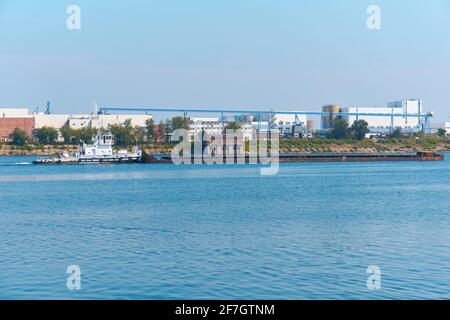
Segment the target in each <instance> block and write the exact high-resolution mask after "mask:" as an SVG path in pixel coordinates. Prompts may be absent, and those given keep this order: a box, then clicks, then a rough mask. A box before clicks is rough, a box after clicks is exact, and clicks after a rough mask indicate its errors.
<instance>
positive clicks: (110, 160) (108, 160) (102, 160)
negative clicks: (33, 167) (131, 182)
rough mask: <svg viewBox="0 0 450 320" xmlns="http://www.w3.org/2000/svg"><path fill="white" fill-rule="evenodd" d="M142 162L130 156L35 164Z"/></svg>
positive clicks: (139, 158) (45, 161)
mask: <svg viewBox="0 0 450 320" xmlns="http://www.w3.org/2000/svg"><path fill="white" fill-rule="evenodd" d="M139 162H142V157H140V156H130V157H122V158H116V157H105V158H80V159H63V158H54V159H43V160H40V159H38V160H35V161H33V163H34V164H43V165H55V164H113V163H119V164H120V163H139Z"/></svg>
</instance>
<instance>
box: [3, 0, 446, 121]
mask: <svg viewBox="0 0 450 320" xmlns="http://www.w3.org/2000/svg"><path fill="white" fill-rule="evenodd" d="M70 4H76V5H79V6H80V8H81V12H82V17H81V23H82V29H81V30H79V31H69V30H68V29H67V28H66V19H67V17H68V15H67V14H66V8H67V7H68V6H69V5H70ZM371 4H376V5H378V6H380V8H381V10H382V29H381V30H379V31H369V30H368V29H367V27H366V20H367V17H368V15H367V14H366V9H367V7H368V6H369V5H371ZM0 37H1V38H0V39H1V42H0V70H1V73H0V88H1V89H0V106H4V107H6V106H12V107H28V108H30V109H33V108H34V107H35V106H37V105H43V104H45V102H46V101H47V100H51V101H52V103H53V108H54V109H55V112H61V113H63V112H69V113H76V112H91V111H92V110H93V103H94V102H97V103H98V104H100V105H109V106H149V107H150V106H157V107H181V106H183V107H199V108H201V107H229V108H244V107H249V108H250V107H251V108H256V107H261V108H263V107H264V108H274V109H284V110H295V109H297V110H298V109H304V110H318V109H319V108H320V107H321V106H322V105H323V104H327V103H340V104H342V105H344V106H347V105H367V106H372V105H380V106H382V105H385V103H386V102H387V101H390V100H398V99H402V98H413V97H420V98H422V99H423V100H424V103H425V105H426V107H427V109H433V110H435V111H437V114H438V119H439V120H444V119H447V118H448V117H449V116H450V2H449V1H447V0H430V1H406V0H396V1H391V0H390V1H389V0H372V1H364V0H359V1H357V0H346V1H341V0H302V1H301V0H278V1H275V0H272V1H268V0H214V1H212V0H190V1H186V0H164V1H163V0H147V1H138V0H129V1H114V0H109V1H106V0H96V1H92V0H73V1H56V0H47V1H45V0H41V1H32V0H28V1H25V0H11V1H5V0H0Z"/></svg>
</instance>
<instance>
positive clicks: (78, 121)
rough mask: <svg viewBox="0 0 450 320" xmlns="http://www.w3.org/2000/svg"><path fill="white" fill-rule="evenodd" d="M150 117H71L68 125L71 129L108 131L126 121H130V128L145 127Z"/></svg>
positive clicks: (101, 115)
mask: <svg viewBox="0 0 450 320" xmlns="http://www.w3.org/2000/svg"><path fill="white" fill-rule="evenodd" d="M151 118H152V116H151V115H123V114H121V115H108V114H100V115H72V116H69V117H68V125H69V126H70V127H71V128H72V129H82V128H86V127H87V128H93V129H108V128H109V127H111V126H113V125H121V124H123V123H125V121H127V120H131V125H132V126H137V127H142V128H143V127H145V126H146V124H145V123H146V121H147V120H149V119H151Z"/></svg>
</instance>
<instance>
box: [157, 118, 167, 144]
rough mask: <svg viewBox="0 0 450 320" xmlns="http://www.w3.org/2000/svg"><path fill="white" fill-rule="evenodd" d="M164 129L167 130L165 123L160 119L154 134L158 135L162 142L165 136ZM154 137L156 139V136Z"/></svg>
mask: <svg viewBox="0 0 450 320" xmlns="http://www.w3.org/2000/svg"><path fill="white" fill-rule="evenodd" d="M166 131H167V129H166V124H165V123H164V122H162V121H160V122H159V124H158V130H157V132H156V135H157V136H158V137H160V138H161V139H162V140H163V141H164V142H165V141H166V136H165V135H166ZM155 139H156V136H155Z"/></svg>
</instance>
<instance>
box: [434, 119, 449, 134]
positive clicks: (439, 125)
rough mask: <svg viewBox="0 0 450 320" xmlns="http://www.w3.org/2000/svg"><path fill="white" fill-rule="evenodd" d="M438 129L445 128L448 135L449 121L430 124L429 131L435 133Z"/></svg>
mask: <svg viewBox="0 0 450 320" xmlns="http://www.w3.org/2000/svg"><path fill="white" fill-rule="evenodd" d="M439 129H445V130H446V131H447V136H450V122H435V123H431V124H430V130H431V133H437V131H438V130H439Z"/></svg>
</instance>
